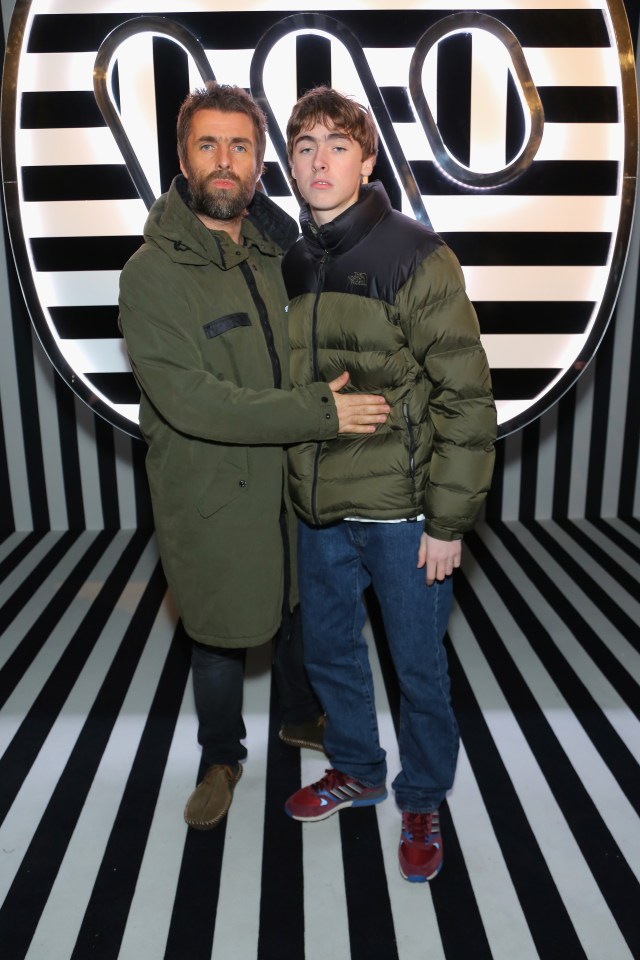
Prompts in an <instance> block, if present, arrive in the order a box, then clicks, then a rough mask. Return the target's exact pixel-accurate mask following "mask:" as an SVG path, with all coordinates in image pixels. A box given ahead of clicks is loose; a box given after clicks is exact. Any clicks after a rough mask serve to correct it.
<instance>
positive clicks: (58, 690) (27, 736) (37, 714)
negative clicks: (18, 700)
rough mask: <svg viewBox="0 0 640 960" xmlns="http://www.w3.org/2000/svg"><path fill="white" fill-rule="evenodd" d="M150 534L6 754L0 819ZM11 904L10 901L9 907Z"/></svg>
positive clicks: (106, 588)
mask: <svg viewBox="0 0 640 960" xmlns="http://www.w3.org/2000/svg"><path fill="white" fill-rule="evenodd" d="M106 535H107V534H105V536H106ZM148 539H149V533H148V531H144V532H141V531H135V532H134V533H132V535H131V538H130V540H129V542H128V543H127V545H126V547H125V549H124V550H123V552H122V556H121V557H120V558H119V559H118V562H117V563H116V564H115V566H114V568H113V570H112V571H111V572H110V574H109V576H108V577H107V578H106V580H105V582H104V584H103V586H102V589H101V591H100V593H99V595H98V597H97V598H96V599H95V600H94V601H93V603H92V604H91V607H90V609H89V610H88V612H87V614H86V616H85V617H84V619H83V621H82V623H81V624H80V626H79V627H78V629H77V630H76V631H75V633H74V635H73V637H71V639H70V641H69V643H68V645H67V647H66V649H65V651H64V653H63V654H62V656H61V657H60V659H59V660H58V662H57V664H56V666H55V667H54V669H53V670H52V672H51V674H50V676H49V678H48V680H47V681H46V682H45V683H44V685H43V687H42V689H41V691H40V693H39V694H38V696H37V697H36V699H35V700H34V702H33V705H32V707H31V709H30V710H29V712H28V713H27V715H26V716H25V718H24V720H23V722H22V724H21V726H20V729H19V730H18V732H17V733H16V735H15V736H14V738H13V740H12V741H11V743H10V744H9V746H8V747H7V749H6V751H5V753H4V754H3V756H2V757H1V758H0V820H2V819H4V817H5V816H6V813H7V810H8V809H9V807H10V806H11V804H12V803H13V802H14V800H15V797H16V795H17V793H18V791H19V790H20V787H21V786H22V784H23V782H24V779H25V777H26V776H27V775H28V773H29V770H30V769H31V767H32V765H33V763H34V762H35V759H36V757H37V755H38V753H39V751H40V750H41V749H42V745H43V744H44V742H45V740H46V738H47V736H48V734H49V732H50V730H51V727H52V725H53V724H54V723H55V720H56V718H57V716H58V714H59V712H60V710H61V709H62V706H63V704H64V702H65V700H66V698H67V697H68V696H69V692H70V690H71V689H72V687H73V685H74V683H75V682H76V681H77V679H78V677H79V675H80V673H81V672H82V670H83V668H84V665H85V663H86V661H87V659H88V657H89V655H90V653H91V651H92V650H93V648H94V646H95V644H96V642H97V641H98V638H99V637H100V633H101V631H102V630H103V628H104V626H105V624H106V622H107V620H108V619H109V616H110V615H111V613H112V611H113V607H114V605H115V604H116V603H117V602H118V599H119V597H120V594H121V593H122V591H123V590H124V587H125V585H126V584H127V582H128V580H129V577H130V576H131V573H132V571H133V568H134V567H135V564H136V563H137V561H138V559H139V557H140V554H141V553H142V551H143V549H144V547H145V546H146V543H147V541H148ZM85 579H86V568H85ZM6 906H7V902H6V901H5V908H6ZM3 911H4V908H3ZM2 916H3V914H0V942H5V941H4V939H3V935H2V932H1V931H2V929H3V923H4V924H5V925H6V924H7V923H9V924H10V922H11V910H10V909H9V911H8V915H7V916H6V917H4V920H3V919H2Z"/></svg>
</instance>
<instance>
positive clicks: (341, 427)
mask: <svg viewBox="0 0 640 960" xmlns="http://www.w3.org/2000/svg"><path fill="white" fill-rule="evenodd" d="M348 382H349V373H348V371H346V370H345V371H344V373H341V374H340V376H339V377H336V379H335V380H332V381H331V382H330V383H329V384H328V387H329V389H330V390H331V392H332V393H333V399H334V400H335V404H336V410H337V411H338V433H375V431H376V429H377V428H378V426H379V425H380V424H381V423H384V422H385V421H386V419H387V417H388V416H389V411H390V410H391V407H390V406H389V404H388V403H387V402H386V401H385V399H384V397H377V396H370V395H368V394H364V393H338V391H339V390H342V388H343V387H344V386H346V384H347V383H348Z"/></svg>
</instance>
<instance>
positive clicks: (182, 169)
mask: <svg viewBox="0 0 640 960" xmlns="http://www.w3.org/2000/svg"><path fill="white" fill-rule="evenodd" d="M180 173H181V174H182V176H183V177H184V178H185V180H188V179H189V174H188V173H187V169H186V167H185V165H184V163H183V162H182V160H181V161H180Z"/></svg>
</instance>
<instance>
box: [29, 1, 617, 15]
mask: <svg viewBox="0 0 640 960" xmlns="http://www.w3.org/2000/svg"><path fill="white" fill-rule="evenodd" d="M178 2H179V3H180V6H181V8H182V7H184V8H186V9H187V10H189V11H194V12H198V11H202V12H206V13H210V12H211V10H212V9H213V8H214V0H178ZM427 2H428V5H429V9H430V10H443V11H446V12H447V13H450V11H451V4H450V3H447V2H446V0H438V2H434V0H407V2H405V3H403V4H402V8H403V9H405V10H424V8H425V4H426V3H427ZM34 6H36V7H37V10H38V13H104V12H105V10H108V11H109V13H131V14H136V13H139V14H142V13H145V14H150V13H175V12H176V0H111V2H109V0H39V2H38V0H36V3H35V4H34ZM585 6H586V4H585V2H584V0H546V2H545V0H496V2H495V3H492V4H491V8H492V10H536V9H544V10H550V9H553V8H557V9H559V10H584V8H585ZM592 6H593V8H594V9H598V10H599V9H601V8H602V7H603V6H606V4H602V3H598V2H594V3H593V4H592ZM215 9H216V10H219V11H230V12H237V10H238V4H237V2H235V0H221V2H215ZM242 9H243V10H256V11H262V10H265V9H267V10H281V11H282V12H283V13H286V12H295V11H297V10H307V11H317V9H318V3H317V0H280V2H279V3H277V4H276V3H273V4H272V3H266V2H265V0H248V2H246V3H243V4H242ZM388 9H389V2H388V0H335V2H332V3H331V10H388ZM455 9H456V10H477V9H478V4H477V0H458V2H457V3H456V5H455Z"/></svg>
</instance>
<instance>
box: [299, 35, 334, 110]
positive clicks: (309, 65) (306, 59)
mask: <svg viewBox="0 0 640 960" xmlns="http://www.w3.org/2000/svg"><path fill="white" fill-rule="evenodd" d="M323 84H324V85H325V86H327V87H330V86H331V41H330V40H328V39H327V38H326V37H318V36H314V35H313V34H306V35H303V36H299V37H296V88H297V96H298V97H300V96H302V94H303V93H306V91H307V90H311V88H312V87H318V86H322V85H323Z"/></svg>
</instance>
